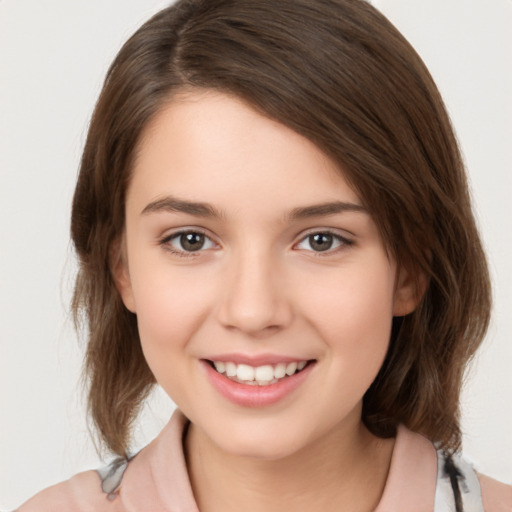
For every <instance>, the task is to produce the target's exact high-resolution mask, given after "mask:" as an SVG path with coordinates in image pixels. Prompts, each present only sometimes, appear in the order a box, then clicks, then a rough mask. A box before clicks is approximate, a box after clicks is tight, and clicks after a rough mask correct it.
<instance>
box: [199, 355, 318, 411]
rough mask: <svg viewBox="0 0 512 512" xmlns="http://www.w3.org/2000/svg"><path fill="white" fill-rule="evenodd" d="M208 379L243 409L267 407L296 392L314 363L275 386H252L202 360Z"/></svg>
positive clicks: (225, 396)
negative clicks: (218, 370) (227, 375)
mask: <svg viewBox="0 0 512 512" xmlns="http://www.w3.org/2000/svg"><path fill="white" fill-rule="evenodd" d="M201 363H202V364H203V366H204V368H205V370H206V373H207V376H208V379H209V380H210V382H211V383H212V385H213V387H214V388H215V389H216V390H217V391H218V392H219V393H220V394H221V395H222V396H223V397H224V398H227V399H228V400H229V401H230V402H233V403H234V404H236V405H240V406H242V407H266V406H269V405H273V404H276V403H277V402H279V401H281V400H283V399H284V398H285V397H286V396H288V395H289V394H290V393H292V392H293V391H295V390H296V389H297V388H298V387H299V386H300V385H301V384H302V383H303V382H304V381H305V380H306V379H307V378H308V377H309V375H310V373H311V370H312V369H313V366H315V364H314V363H309V364H308V365H307V366H306V367H305V368H304V369H303V370H301V371H300V372H298V373H295V374H294V375H292V376H290V377H285V378H283V379H281V380H280V381H279V382H276V383H275V384H269V385H267V386H257V385H256V386H251V385H248V384H240V383H239V382H235V381H233V380H231V379H228V378H227V377H226V376H225V375H223V374H221V373H219V372H217V371H216V370H215V369H214V368H213V367H212V366H211V364H210V363H209V362H208V361H204V360H202V361H201Z"/></svg>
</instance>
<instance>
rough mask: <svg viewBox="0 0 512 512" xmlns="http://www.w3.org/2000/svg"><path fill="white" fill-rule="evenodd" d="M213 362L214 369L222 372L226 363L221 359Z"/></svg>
mask: <svg viewBox="0 0 512 512" xmlns="http://www.w3.org/2000/svg"><path fill="white" fill-rule="evenodd" d="M213 364H214V365H215V369H216V370H217V371H218V372H219V373H224V372H225V371H226V365H225V364H224V363H223V362H222V361H217V362H215V363H213Z"/></svg>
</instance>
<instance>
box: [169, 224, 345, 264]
mask: <svg viewBox="0 0 512 512" xmlns="http://www.w3.org/2000/svg"><path fill="white" fill-rule="evenodd" d="M188 234H192V235H201V236H203V237H204V238H205V239H207V240H209V241H210V243H212V244H215V242H213V241H212V240H211V238H210V237H209V236H208V235H207V234H206V233H205V232H203V231H201V230H199V229H188V230H182V231H178V232H176V233H172V234H170V235H167V236H165V237H164V238H162V240H160V242H159V243H160V245H162V246H164V247H165V249H166V250H168V251H170V252H171V253H172V254H174V255H176V256H179V257H181V258H194V257H197V256H199V255H200V254H201V253H202V252H203V251H204V249H203V248H202V247H201V248H200V249H198V250H197V251H186V250H177V249H175V248H173V247H172V245H171V244H170V242H171V241H173V240H179V239H180V237H181V236H183V235H188ZM315 235H327V236H329V237H332V239H333V240H334V241H336V242H338V243H339V245H338V247H335V248H334V249H331V248H328V249H326V250H325V251H314V250H309V251H308V252H311V253H312V254H313V255H314V256H315V257H320V258H321V257H326V256H330V255H332V254H333V253H337V252H338V251H340V250H342V249H343V247H350V246H351V245H353V244H354V242H353V241H352V240H349V239H348V238H345V237H343V236H341V235H339V234H338V233H335V232H333V231H330V230H328V229H326V230H319V231H311V232H310V233H307V234H306V235H304V236H303V237H302V238H301V240H300V241H299V242H298V243H296V244H294V247H296V246H298V245H300V244H302V243H304V242H306V241H307V240H309V239H311V237H313V236H315Z"/></svg>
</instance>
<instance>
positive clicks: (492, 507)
mask: <svg viewBox="0 0 512 512" xmlns="http://www.w3.org/2000/svg"><path fill="white" fill-rule="evenodd" d="M454 499H455V502H457V501H460V503H461V504H462V506H463V508H462V510H464V511H468V512H473V511H475V512H477V511H478V512H481V511H485V512H512V487H511V486H509V485H506V484H504V483H501V482H498V481H497V480H494V479H492V478H490V477H488V476H485V475H481V474H479V473H478V472H477V471H475V469H474V468H473V467H472V465H471V464H469V463H468V462H467V461H466V460H464V458H462V456H461V455H460V454H452V455H447V454H446V453H444V452H442V451H441V450H438V472H437V485H436V508H435V510H437V509H439V510H446V509H447V508H446V503H448V502H453V500H454Z"/></svg>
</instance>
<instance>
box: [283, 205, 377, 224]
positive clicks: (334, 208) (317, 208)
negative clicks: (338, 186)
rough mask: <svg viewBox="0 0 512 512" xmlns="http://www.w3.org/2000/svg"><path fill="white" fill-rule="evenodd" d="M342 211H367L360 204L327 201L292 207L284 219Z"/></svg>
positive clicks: (297, 218)
mask: <svg viewBox="0 0 512 512" xmlns="http://www.w3.org/2000/svg"><path fill="white" fill-rule="evenodd" d="M344 212H356V213H369V211H368V209H367V208H365V207H364V206H362V205H360V204H356V203H348V202H346V201H331V202H329V203H321V204H314V205H311V206H303V207H299V208H294V209H293V210H292V211H291V212H290V213H289V214H288V215H286V219H290V220H301V219H308V218H310V217H320V216H323V215H335V214H337V213H344Z"/></svg>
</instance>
